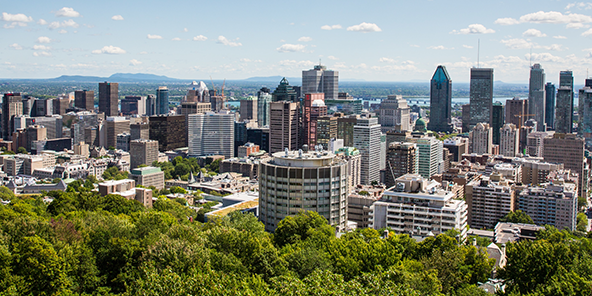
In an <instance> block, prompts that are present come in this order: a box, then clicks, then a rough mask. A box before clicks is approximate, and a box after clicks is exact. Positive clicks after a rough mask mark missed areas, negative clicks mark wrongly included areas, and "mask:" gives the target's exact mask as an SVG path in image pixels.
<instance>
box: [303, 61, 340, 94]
mask: <svg viewBox="0 0 592 296" xmlns="http://www.w3.org/2000/svg"><path fill="white" fill-rule="evenodd" d="M319 92H322V93H324V94H325V99H327V100H337V96H338V93H339V71H332V70H327V67H325V66H322V65H320V64H319V65H316V66H314V68H313V69H311V70H308V71H302V93H304V94H308V93H319Z"/></svg>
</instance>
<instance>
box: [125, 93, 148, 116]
mask: <svg viewBox="0 0 592 296" xmlns="http://www.w3.org/2000/svg"><path fill="white" fill-rule="evenodd" d="M121 114H123V115H146V96H125V98H123V99H122V100H121Z"/></svg>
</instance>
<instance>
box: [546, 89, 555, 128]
mask: <svg viewBox="0 0 592 296" xmlns="http://www.w3.org/2000/svg"><path fill="white" fill-rule="evenodd" d="M545 122H546V123H547V128H548V129H554V128H555V85H554V84H553V83H551V82H547V84H545Z"/></svg>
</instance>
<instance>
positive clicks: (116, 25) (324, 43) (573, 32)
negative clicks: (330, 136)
mask: <svg viewBox="0 0 592 296" xmlns="http://www.w3.org/2000/svg"><path fill="white" fill-rule="evenodd" d="M152 4H154V5H152ZM301 4H302V5H298V6H294V5H290V4H287V3H278V2H262V3H260V4H259V5H253V4H252V3H243V2H233V1H227V2H225V3H219V2H210V3H194V2H177V3H174V4H170V5H166V6H162V5H160V4H159V5H158V9H156V8H154V9H146V7H157V6H156V3H155V2H153V3H144V2H142V3H140V2H131V3H130V2H126V3H120V2H112V1H105V2H102V3H101V5H93V4H91V3H83V2H80V3H78V2H67V1H66V2H61V3H49V2H47V3H45V2H42V3H37V4H36V5H27V3H23V2H16V1H11V2H8V1H3V9H2V11H1V12H2V15H1V17H0V25H1V26H2V27H1V28H0V30H2V31H3V36H4V38H3V41H2V44H1V45H0V54H1V55H2V56H3V57H5V58H4V59H3V61H2V62H0V77H2V78H53V77H57V76H60V75H92V76H109V75H111V74H113V73H117V72H131V73H152V74H157V75H166V76H169V77H174V78H179V79H204V78H207V77H209V76H212V77H215V78H218V79H222V78H227V79H245V78H249V77H254V76H275V75H281V76H286V77H299V76H300V75H299V74H300V73H301V71H302V70H308V69H311V68H312V67H313V66H314V65H315V64H318V63H319V61H321V62H322V63H323V65H326V66H327V69H330V70H335V71H339V72H340V76H341V77H340V78H341V79H344V80H346V79H364V80H367V81H428V80H429V79H430V77H431V74H432V73H433V69H434V68H435V67H436V66H437V65H440V64H441V65H444V66H446V67H447V70H448V72H449V73H450V76H451V78H452V80H453V81H455V82H468V81H469V75H470V71H469V69H470V68H471V67H473V66H477V43H478V42H479V41H478V40H480V58H479V64H480V66H481V67H483V68H494V69H495V73H496V80H500V81H504V82H519V83H525V82H527V81H528V77H529V72H528V70H529V67H530V65H531V62H532V64H534V63H540V64H541V65H542V66H543V67H544V68H545V70H546V72H547V73H548V75H547V79H548V81H550V82H553V83H557V82H558V80H559V73H558V72H559V71H562V70H572V71H573V73H574V79H575V81H576V82H577V83H578V82H580V81H582V82H583V81H584V79H585V78H586V72H587V69H588V68H590V66H591V64H592V47H590V46H587V45H586V44H591V43H590V42H589V41H592V29H591V28H590V24H592V16H591V15H592V3H585V2H577V3H574V2H563V1H560V2H557V1H543V2H537V5H536V8H533V6H532V5H531V3H528V2H525V3H522V2H517V3H515V2H512V3H511V4H512V5H511V6H512V9H511V10H508V9H506V7H507V5H504V3H499V5H494V6H491V7H488V8H487V14H486V15H483V13H479V14H475V13H472V10H471V9H470V8H469V5H468V4H473V3H470V2H460V1H457V3H453V4H452V5H451V3H449V2H442V3H434V2H429V1H421V2H419V1H418V2H411V3H379V4H376V5H375V6H366V5H357V3H355V2H334V1H331V2H326V3H317V2H314V3H313V2H308V1H304V2H303V3H301ZM151 5H152V6H151ZM379 5H380V6H379ZM139 7H142V9H138V8H139ZM452 7H454V9H452ZM311 8H316V9H311ZM185 11H193V12H196V13H191V14H189V15H199V17H176V15H178V14H181V15H182V14H183V13H184V12H185ZM280 11H281V13H279V12H280ZM311 11H320V12H321V13H322V14H323V17H322V18H314V17H313V16H314V15H315V14H313V13H311ZM420 16H421V18H420ZM171 19H174V21H170V20H171ZM221 19H225V20H226V21H220V20H221ZM418 19H421V20H425V21H421V22H419V21H418ZM436 24H437V25H436ZM531 50H532V58H531V56H530V51H531ZM582 82H580V83H582Z"/></svg>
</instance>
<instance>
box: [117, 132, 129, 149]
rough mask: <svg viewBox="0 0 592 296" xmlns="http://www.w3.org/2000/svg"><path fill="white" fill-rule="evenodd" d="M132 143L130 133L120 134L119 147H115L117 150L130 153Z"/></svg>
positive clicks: (118, 136)
mask: <svg viewBox="0 0 592 296" xmlns="http://www.w3.org/2000/svg"><path fill="white" fill-rule="evenodd" d="M130 141H131V137H130V134H129V133H122V134H118V135H117V146H115V149H117V150H123V151H125V152H129V151H130Z"/></svg>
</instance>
